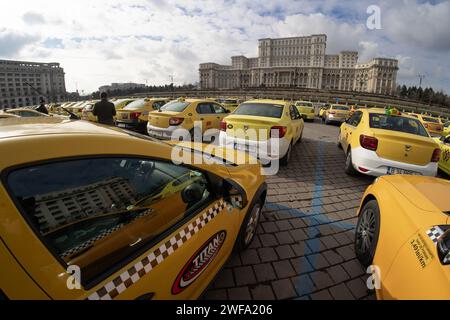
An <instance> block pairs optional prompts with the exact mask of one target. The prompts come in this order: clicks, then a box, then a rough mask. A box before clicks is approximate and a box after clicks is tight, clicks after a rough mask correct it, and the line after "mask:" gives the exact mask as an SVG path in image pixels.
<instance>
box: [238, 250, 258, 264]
mask: <svg viewBox="0 0 450 320" xmlns="http://www.w3.org/2000/svg"><path fill="white" fill-rule="evenodd" d="M241 262H242V264H243V265H248V264H256V263H259V262H260V260H259V257H258V252H257V251H256V250H255V249H247V250H244V251H243V252H241Z"/></svg>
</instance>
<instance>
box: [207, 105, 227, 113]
mask: <svg viewBox="0 0 450 320" xmlns="http://www.w3.org/2000/svg"><path fill="white" fill-rule="evenodd" d="M211 105H212V107H213V109H214V112H215V113H226V110H225V108H224V107H222V106H221V105H218V104H216V103H212V104H211Z"/></svg>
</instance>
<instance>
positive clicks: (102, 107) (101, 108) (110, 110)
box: [92, 92, 116, 126]
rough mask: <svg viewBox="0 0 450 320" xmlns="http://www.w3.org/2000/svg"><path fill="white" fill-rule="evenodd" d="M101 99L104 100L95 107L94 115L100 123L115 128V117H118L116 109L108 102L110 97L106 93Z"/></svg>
mask: <svg viewBox="0 0 450 320" xmlns="http://www.w3.org/2000/svg"><path fill="white" fill-rule="evenodd" d="M100 98H101V99H102V100H101V101H99V102H97V103H96V104H95V105H94V109H93V110H92V113H93V115H94V116H96V117H97V119H98V122H99V123H101V124H107V125H110V126H113V125H114V118H113V117H114V116H115V115H116V108H115V107H114V104H113V103H112V102H109V101H108V95H107V94H106V92H102V94H101V95H100Z"/></svg>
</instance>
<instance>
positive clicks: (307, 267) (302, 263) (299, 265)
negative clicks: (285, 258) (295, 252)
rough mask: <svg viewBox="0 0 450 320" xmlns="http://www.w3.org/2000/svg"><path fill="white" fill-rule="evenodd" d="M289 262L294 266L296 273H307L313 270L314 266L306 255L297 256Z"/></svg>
mask: <svg viewBox="0 0 450 320" xmlns="http://www.w3.org/2000/svg"><path fill="white" fill-rule="evenodd" d="M291 264H292V266H293V267H294V270H295V273H296V274H302V273H308V272H311V271H314V268H313V267H312V266H311V264H310V263H309V261H308V259H306V257H299V258H294V259H291Z"/></svg>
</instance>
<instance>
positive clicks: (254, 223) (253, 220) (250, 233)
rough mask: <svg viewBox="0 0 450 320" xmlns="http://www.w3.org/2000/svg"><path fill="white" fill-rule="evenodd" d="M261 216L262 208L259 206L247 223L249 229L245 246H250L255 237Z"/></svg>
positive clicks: (246, 232)
mask: <svg viewBox="0 0 450 320" xmlns="http://www.w3.org/2000/svg"><path fill="white" fill-rule="evenodd" d="M260 214H261V208H260V206H259V205H256V206H254V207H253V210H252V213H251V214H250V219H249V221H248V223H247V228H246V230H245V239H244V241H245V244H246V245H248V244H249V243H250V241H252V239H253V237H254V236H255V232H256V228H257V226H258V221H259V216H260Z"/></svg>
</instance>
